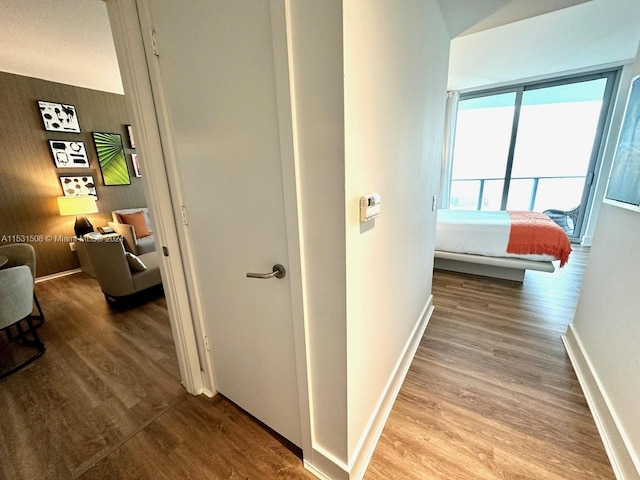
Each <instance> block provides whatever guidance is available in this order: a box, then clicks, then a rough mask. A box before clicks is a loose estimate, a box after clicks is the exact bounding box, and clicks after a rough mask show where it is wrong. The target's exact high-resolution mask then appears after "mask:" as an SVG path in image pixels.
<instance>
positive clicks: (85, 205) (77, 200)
mask: <svg viewBox="0 0 640 480" xmlns="http://www.w3.org/2000/svg"><path fill="white" fill-rule="evenodd" d="M58 208H59V209H60V215H63V216H64V215H85V214H87V213H98V206H97V205H96V197H93V196H90V195H86V196H81V197H58Z"/></svg>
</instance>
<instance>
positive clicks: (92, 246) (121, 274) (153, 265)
mask: <svg viewBox="0 0 640 480" xmlns="http://www.w3.org/2000/svg"><path fill="white" fill-rule="evenodd" d="M84 238H85V241H84V248H85V250H86V252H87V256H88V257H89V260H90V262H91V266H92V267H93V271H94V273H95V275H96V280H97V281H98V284H99V285H100V289H101V290H102V293H104V296H105V298H106V299H107V301H108V302H109V303H111V304H117V303H120V301H121V300H124V299H126V297H129V296H131V295H133V294H135V293H138V292H142V291H143V290H147V289H149V288H152V287H155V286H157V285H161V284H162V278H161V277H160V265H159V264H160V259H159V257H158V254H157V252H150V253H145V254H143V255H139V256H138V257H133V259H132V260H131V263H130V260H128V259H127V253H128V252H126V251H125V249H124V245H123V243H122V238H120V237H108V238H105V239H104V240H100V239H96V240H93V239H91V238H87V237H86V236H85V237H84ZM129 256H131V254H130V253H129ZM135 258H137V259H139V260H140V262H142V266H144V269H142V266H140V265H139V264H136V262H135V260H134V259H135ZM132 263H133V264H135V265H137V266H136V267H132ZM136 268H137V269H136Z"/></svg>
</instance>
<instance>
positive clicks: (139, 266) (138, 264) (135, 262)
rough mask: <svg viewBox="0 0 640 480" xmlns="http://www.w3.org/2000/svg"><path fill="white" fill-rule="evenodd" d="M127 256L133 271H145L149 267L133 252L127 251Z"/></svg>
mask: <svg viewBox="0 0 640 480" xmlns="http://www.w3.org/2000/svg"><path fill="white" fill-rule="evenodd" d="M125 257H127V262H128V263H129V268H130V269H131V271H132V272H144V271H145V270H146V269H147V266H146V265H145V264H144V262H143V261H142V260H140V259H139V258H138V257H136V256H135V255H134V254H133V253H131V252H126V253H125Z"/></svg>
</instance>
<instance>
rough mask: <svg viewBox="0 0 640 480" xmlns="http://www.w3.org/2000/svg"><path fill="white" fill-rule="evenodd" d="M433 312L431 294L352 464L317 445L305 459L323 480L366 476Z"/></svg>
mask: <svg viewBox="0 0 640 480" xmlns="http://www.w3.org/2000/svg"><path fill="white" fill-rule="evenodd" d="M433 310H434V307H433V295H430V296H429V299H428V300H427V303H426V305H425V306H424V307H423V309H422V312H421V313H420V317H419V319H418V321H417V322H416V325H415V327H414V328H413V332H412V333H411V335H410V336H409V339H408V340H407V342H406V343H405V346H404V348H403V350H402V354H401V355H400V358H399V359H398V361H397V362H396V365H395V367H394V369H393V371H392V373H391V375H390V376H389V380H388V381H387V384H386V385H385V388H384V389H383V391H382V394H381V395H380V398H379V400H378V402H377V403H376V407H375V408H374V410H373V413H372V414H371V416H370V417H369V421H368V422H367V426H366V427H365V429H364V433H363V434H362V436H361V437H360V441H359V442H358V445H357V447H356V448H355V450H354V453H353V454H352V455H351V459H350V462H349V465H345V464H344V463H343V462H341V461H339V460H338V459H336V458H334V457H333V456H332V455H331V454H330V452H326V451H324V450H323V449H322V448H321V447H319V446H317V445H314V446H313V448H312V452H311V455H310V456H308V457H307V458H305V460H304V466H305V468H306V469H307V470H309V471H310V472H311V473H313V474H314V475H315V476H316V477H318V478H320V479H321V480H361V479H362V477H364V474H365V472H366V470H367V467H368V466H369V462H370V461H371V457H372V456H373V452H374V450H375V448H376V445H377V444H378V440H379V439H380V435H382V430H383V429H384V426H385V425H386V423H387V420H388V418H389V415H390V414H391V409H392V408H393V404H394V403H395V401H396V398H397V396H398V393H399V392H400V388H401V387H402V382H404V379H405V377H406V376H407V372H408V371H409V367H411V363H412V362H413V357H414V356H415V354H416V351H417V350H418V346H419V345H420V341H421V340H422V336H423V335H424V332H425V330H426V328H427V325H428V324H429V320H430V319H431V315H432V314H433Z"/></svg>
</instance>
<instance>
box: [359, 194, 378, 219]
mask: <svg viewBox="0 0 640 480" xmlns="http://www.w3.org/2000/svg"><path fill="white" fill-rule="evenodd" d="M380 202H381V199H380V194H379V193H368V194H366V195H363V196H362V197H360V223H364V222H368V221H369V220H371V219H373V218H375V217H377V216H378V215H380Z"/></svg>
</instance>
